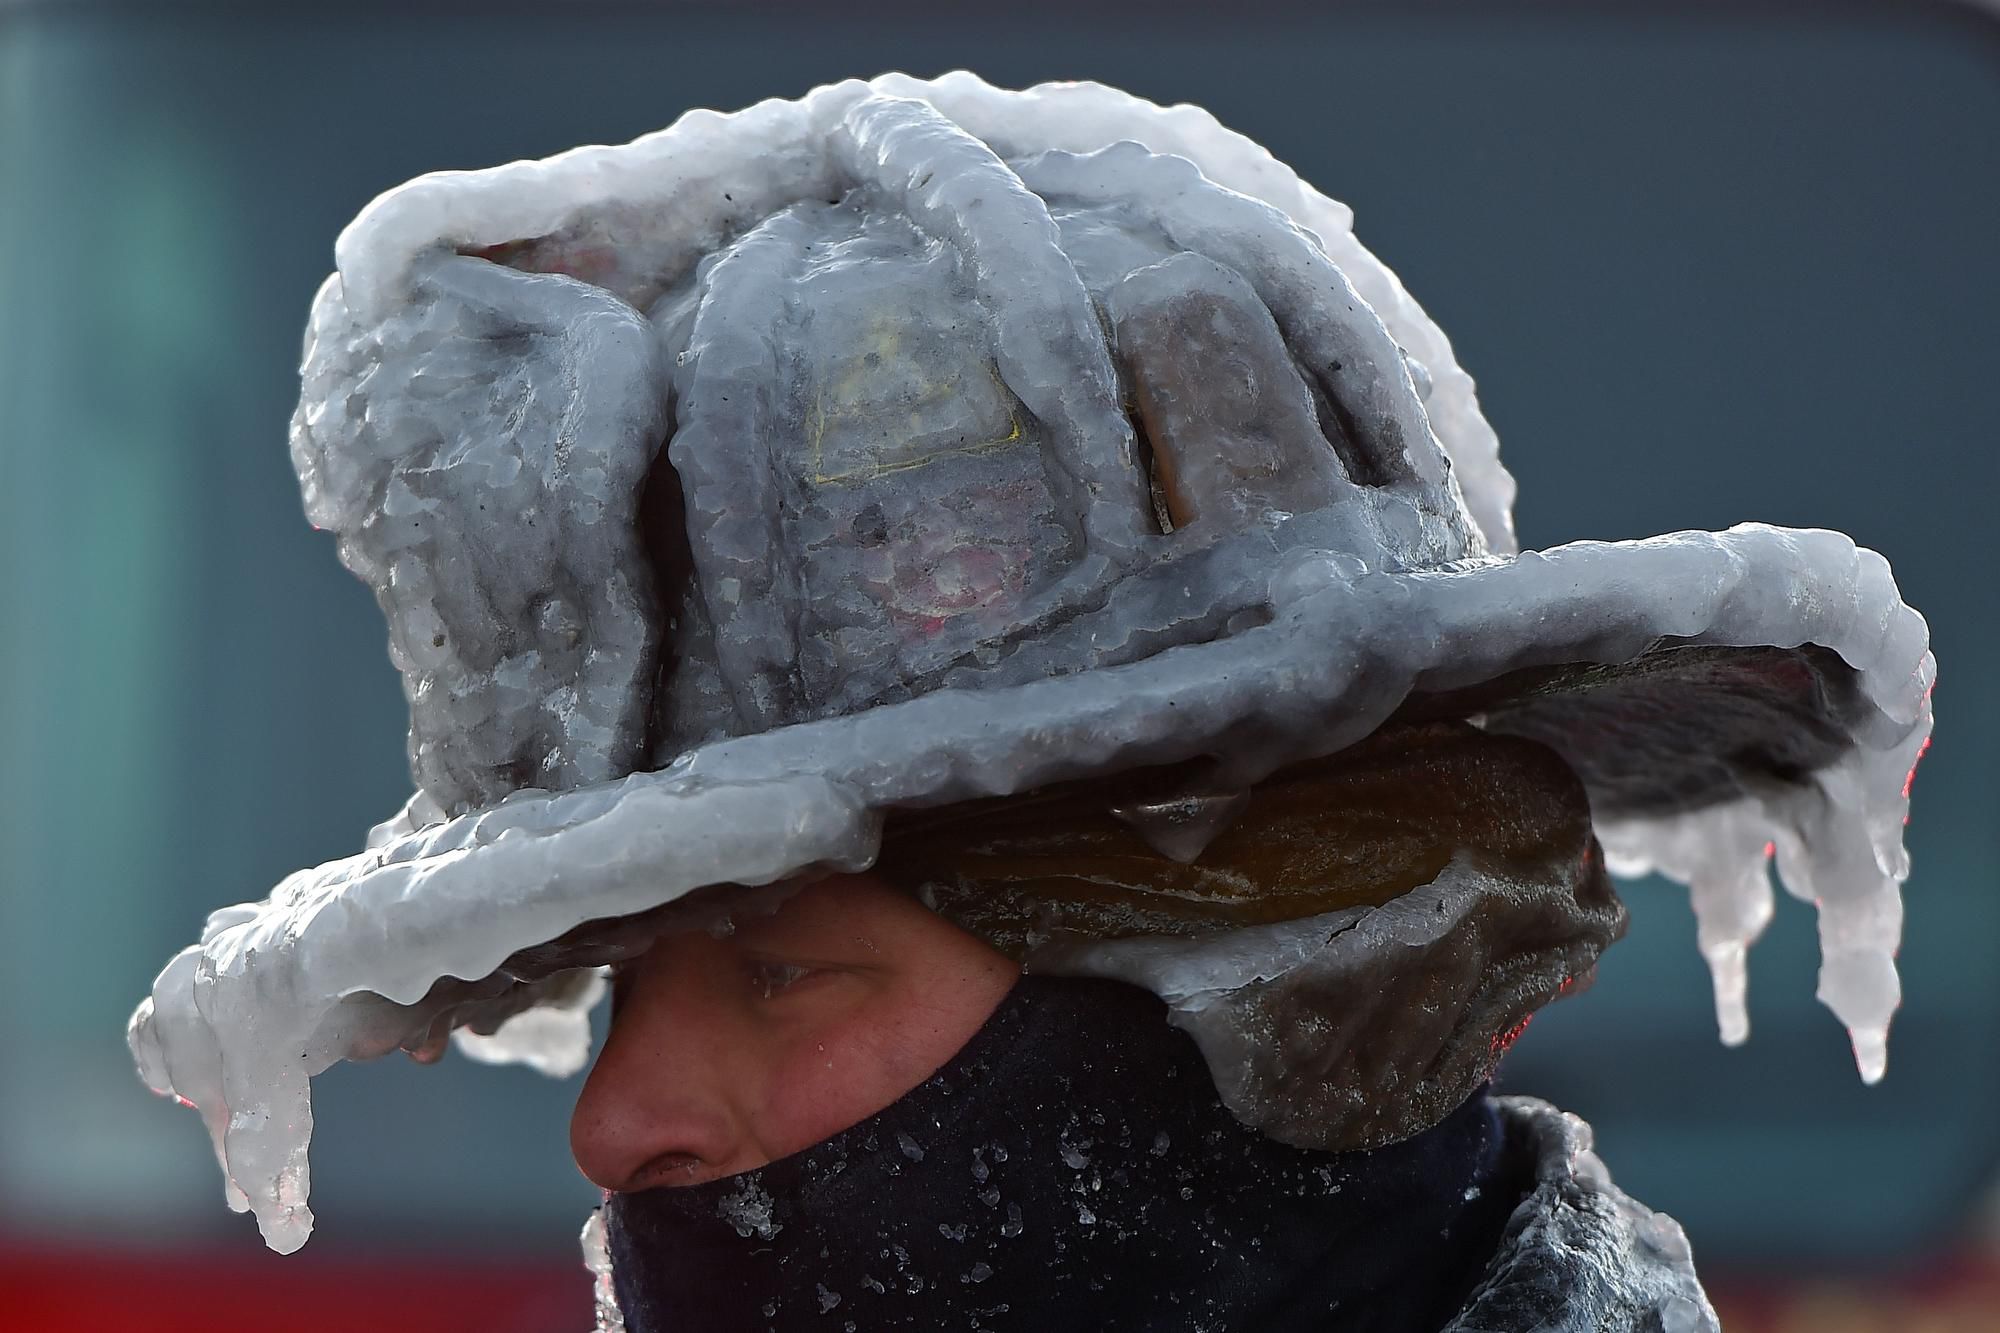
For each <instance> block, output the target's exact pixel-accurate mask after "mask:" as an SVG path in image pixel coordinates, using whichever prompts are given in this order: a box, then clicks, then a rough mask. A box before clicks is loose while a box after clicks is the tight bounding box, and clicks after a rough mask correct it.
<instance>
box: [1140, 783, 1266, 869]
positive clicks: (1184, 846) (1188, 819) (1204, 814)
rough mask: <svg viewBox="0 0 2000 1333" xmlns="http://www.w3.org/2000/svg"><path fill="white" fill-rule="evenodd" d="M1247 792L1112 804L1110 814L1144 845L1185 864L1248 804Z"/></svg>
mask: <svg viewBox="0 0 2000 1333" xmlns="http://www.w3.org/2000/svg"><path fill="white" fill-rule="evenodd" d="M1249 804H1250V793H1248V792H1241V791H1239V792H1230V793H1226V794H1223V795H1218V796H1176V797H1174V798H1172V799H1171V800H1165V801H1139V802H1134V803H1133V804H1130V805H1114V806H1112V807H1111V817H1112V818H1113V819H1116V820H1118V821H1120V822H1121V823H1124V824H1127V825H1130V826H1131V828H1132V830H1133V831H1134V832H1135V833H1137V834H1138V835H1139V836H1140V837H1142V838H1144V839H1145V840H1146V845H1147V846H1148V847H1151V848H1152V849H1153V850H1154V851H1156V852H1158V853H1159V854H1160V855H1161V856H1164V857H1167V858H1168V859H1170V860H1174V861H1179V862H1180V863H1181V864H1182V865H1187V864H1189V863H1190V862H1192V861H1193V860H1194V859H1195V858H1196V857H1198V856H1200V855H1201V854H1202V853H1203V852H1205V851H1207V850H1208V845H1209V844H1210V843H1211V842H1214V841H1215V840H1216V839H1217V838H1218V837H1220V836H1221V835H1222V833H1223V832H1224V831H1225V830H1227V829H1228V827H1229V826H1230V825H1231V824H1233V823H1235V822H1236V820H1237V817H1238V816H1240V815H1241V814H1242V813H1243V811H1244V810H1245V809H1246V808H1248V806H1249Z"/></svg>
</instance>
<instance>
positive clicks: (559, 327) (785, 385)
mask: <svg viewBox="0 0 2000 1333" xmlns="http://www.w3.org/2000/svg"><path fill="white" fill-rule="evenodd" d="M828 147H829V155H830V158H831V167H832V179H833V180H835V181H837V182H839V183H840V188H838V190H837V191H836V190H835V189H834V188H833V187H832V186H829V187H828V190H827V193H828V194H829V196H830V197H829V198H825V199H821V198H810V199H805V200H800V201H797V202H794V203H791V204H789V205H787V206H784V207H781V208H779V209H777V210H776V211H775V212H772V213H771V214H769V215H768V216H766V217H764V218H763V219H762V220H760V221H757V222H756V223H755V224H754V225H752V226H750V227H749V228H748V229H747V230H746V231H744V232H743V233H742V234H741V235H739V236H737V237H735V238H734V239H732V240H730V241H729V242H728V243H727V244H726V245H723V246H721V247H720V248H718V249H717V250H715V251H714V252H712V253H710V254H708V255H707V256H706V257H705V258H703V259H702V260H701V261H700V263H699V264H698V265H696V266H694V267H693V268H692V269H691V270H689V269H688V268H687V266H686V265H685V264H683V266H682V269H683V271H681V272H679V273H674V272H672V271H669V272H666V273H661V272H658V271H656V270H654V269H653V268H650V267H647V266H645V259H646V257H648V256H653V258H654V261H655V263H656V264H657V263H661V262H666V261H665V260H664V259H662V258H660V257H659V256H658V254H657V250H658V246H657V244H656V243H649V238H648V237H647V236H646V234H645V233H646V230H647V228H646V224H645V220H644V219H643V218H641V219H629V220H627V221H626V223H625V224H624V225H630V226H633V227H635V228H637V230H638V234H637V235H635V236H632V237H620V238H618V239H616V240H615V241H613V240H611V239H610V238H608V237H606V236H605V235H604V234H602V233H603V230H604V224H603V223H601V222H600V223H598V224H596V226H594V227H591V228H586V229H583V230H581V231H578V230H577V229H576V228H571V229H570V230H569V231H568V232H566V233H564V234H559V235H555V236H551V237H545V238H542V239H539V240H534V241H526V242H517V243H510V244H506V245H503V246H499V247H492V248H488V249H486V250H484V251H482V252H481V257H470V256H464V255H452V256H445V257H440V258H437V259H434V260H432V261H430V263H429V264H428V266H427V267H426V268H425V269H423V270H422V273H421V277H420V278H419V280H418V284H417V299H416V300H415V301H413V302H412V303H411V304H410V305H409V306H408V307H407V308H406V311H405V312H404V313H402V314H400V315H398V316H395V317H392V318H390V319H389V320H387V321H385V322H384V323H383V324H382V325H381V326H379V328H378V329H377V330H376V331H375V333H374V335H373V336H372V337H370V338H364V339H362V340H360V341H361V342H362V343H363V344H364V346H363V347H362V349H361V350H362V353H363V354H362V355H361V356H359V357H354V356H352V355H351V350H352V349H353V347H354V344H353V343H344V345H345V346H346V347H347V348H348V349H350V354H349V355H348V356H341V355H334V356H327V355H324V354H323V353H324V352H325V351H326V350H327V349H328V347H329V344H330V341H331V340H325V339H321V338H315V340H314V343H313V347H312V350H311V352H310V353H309V356H308V364H307V387H306V395H305V398H306V401H307V402H308V403H321V404H323V403H328V402H334V403H337V402H340V401H343V400H344V399H345V398H347V397H348V396H349V395H348V394H347V393H343V389H348V390H352V389H356V388H359V387H361V383H362V382H363V381H367V382H370V383H375V384H381V383H387V382H398V383H404V384H407V385H409V386H411V392H410V393H409V395H408V401H407V402H406V403H404V404H400V405H399V406H398V408H397V410H395V411H394V412H390V413H383V414H381V419H380V420H379V421H378V420H376V419H374V418H372V417H371V419H369V420H368V421H365V422H362V423H355V422H352V421H348V420H345V419H341V420H338V421H335V422H333V423H332V424H333V425H334V426H335V429H334V430H331V431H329V430H327V429H325V426H326V424H327V423H326V422H325V421H324V419H316V418H315V417H314V415H313V414H312V412H311V411H310V410H306V409H302V416H301V420H300V422H299V429H298V431H297V433H296V435H295V440H294V452H295V457H296V459H297V461H298V464H299V467H300V471H301V475H302V476H303V478H304V479H305V486H306V491H307V497H308V507H309V509H310V511H311V513H312V516H313V519H314V521H315V522H316V523H319V524H320V525H322V526H325V527H329V528H332V529H334V530H335V531H337V532H338V533H339V534H340V537H341V553H342V557H343V559H344V560H345V561H346V562H347V563H348V565H349V566H350V568H352V569H353V570H354V571H355V572H356V573H357V574H359V575H361V576H362V577H363V578H364V579H367V580H368V581H369V582H370V583H372V584H374V585H375V587H376V588H377V589H378V591H379V593H380V595H381V598H382V601H383V605H384V608H385V610H386V611H387V612H388V615H389V619H390V625H391V640H392V653H393V654H394V656H395V659H396V662H397V665H398V666H399V668H400V669H401V670H402V672H403V674H404V676H405V682H406V686H407V688H408V694H409V698H410V700H411V711H412V724H411V733H410V738H411V757H412V763H413V766H414V768H415V771H416V775H417V777H418V780H419V783H420V785H421V786H422V788H423V789H424V790H425V792H427V793H428V794H429V795H430V796H431V798H432V799H434V800H435V801H436V802H437V804H438V805H439V806H440V807H441V808H443V809H444V810H446V811H448V812H452V813H456V812H460V811H463V810H466V809H470V808H474V807H477V806H479V805H483V804H486V803H489V802H491V801H492V800H495V799H497V798H499V797H501V796H503V795H505V794H506V793H507V792H508V791H511V790H513V789H515V788H516V787H519V786H541V787H557V788H560V787H566V786H572V785H576V784H577V783H581V782H588V781H595V780H602V779H605V778H611V777H617V776H620V775H622V774H623V773H625V772H629V771H631V770H632V769H634V768H640V767H650V766H654V765H657V764H659V763H662V762H665V761H666V760H668V759H670V758H671V757H672V756H673V755H674V754H676V753H679V752H681V751H683V750H685V749H687V748H690V747H692V746H694V745H697V744H700V743H701V742H703V741H707V740H712V739H716V738H717V737H719V736H722V735H729V734H740V733H745V732H756V731H762V730H766V729H769V728H771V727H775V726H782V725H785V724H787V723H792V722H797V721H801V720H805V719H809V718H814V717H822V716H829V715H835V714H840V713H845V712H851V711H854V710H855V709H858V708H864V707H868V706H870V705H874V704H880V703H885V702H892V701H894V700H897V699H901V698H907V697H910V696H911V695H913V694H919V693H923V692H926V691H928V690H930V689H934V688H937V687H940V686H946V685H968V684H982V685H985V684H1008V683H1018V682H1021V681H1027V680H1033V679H1038V678H1041V677H1045V676H1050V675H1055V674H1060V673H1063V672H1068V671H1075V670H1082V669H1088V668H1092V667H1101V666H1109V665H1115V664H1118V663H1121V662H1125V661H1130V660H1133V659H1135V658H1136V657H1139V656H1143V655H1146V654H1150V653H1152V652H1156V651H1158V650H1160V649H1161V648H1164V647H1168V646H1171V645H1173V644H1175V643H1182V642H1198V641H1202V640H1206V639H1211V638H1214V637H1215V636H1217V635H1219V634H1221V633H1224V632H1226V630H1227V629H1228V628H1229V627H1231V626H1232V624H1240V623H1242V620H1243V618H1244V617H1246V616H1248V617H1253V618H1254V617H1255V616H1256V615H1257V614H1258V612H1259V603H1260V601H1261V591H1262V585H1263V583H1264V582H1265V579H1266V578H1267V577H1268V570H1269V568H1270V566H1271V564H1272V562H1273V561H1274V559H1275V557H1276V554H1277V552H1278V550H1279V549H1281V548H1284V547H1291V546H1295V545H1302V544H1305V545H1311V546H1313V547H1315V548H1318V549H1322V550H1336V551H1345V552H1348V553H1351V554H1352V555H1353V556H1354V557H1355V558H1356V559H1357V560H1358V561H1360V562H1361V563H1362V564H1364V565H1366V566H1368V567H1371V568H1379V569H1390V570H1401V569H1410V568H1423V567H1430V566H1436V565H1440V564H1443V563H1446V562H1449V561H1452V560H1456V559H1460V558H1462V557H1465V556H1468V555H1476V554H1483V553H1484V552H1485V550H1486V543H1485V540H1484V538H1483V537H1482V535H1481V533H1480V530H1479V526H1478V525H1477V524H1476V523H1475V522H1474V521H1473V520H1472V519H1471V517H1470V516H1469V515H1468V513H1467V512H1466V507H1465V505H1464V503H1463V501H1462V499H1461V497H1460V494H1459V490H1458V486H1457V484H1456V482H1455V480H1454V478H1453V475H1452V470H1451V466H1450V463H1449V461H1448V460H1447V457H1446V455H1445V452H1444V450H1443V449H1442V448H1441V447H1440V445H1439V444H1438V441H1437V439H1436V437H1435V436H1434V435H1433V433H1432V430H1431V426H1430V423H1429V420H1428V418H1427V417H1426V414H1425V410H1424V405H1423V402H1422V393H1423V391H1424V389H1425V388H1426V387H1427V386H1428V381H1429V374H1428V371H1427V370H1426V369H1425V368H1424V367H1423V366H1422V365H1421V364H1420V363H1416V364H1412V363H1410V362H1409V361H1408V360H1407V358H1406V356H1405V353H1404V352H1403V350H1402V349H1401V348H1400V347H1399V346H1398V345H1397V343H1396V341H1395V340H1394V339H1393V338H1392V337H1391V336H1390V334H1389V332H1388V331H1387V329H1385V327H1384V326H1383V324H1382V321H1381V320H1380V319H1379V318H1378V317H1377V316H1376V314H1375V312H1374V311H1373V309H1371V308H1370V306H1369V305H1368V304H1367V303H1366V302H1365V301H1363V300H1362V299H1361V298H1360V297H1359V296H1358V295H1357V294H1356V292H1355V291H1354V289H1353V287H1352V286H1351V285H1350V284H1349V282H1348V280H1347V278H1346V277H1345V276H1344V275H1343V273H1342V272H1341V270H1340V269H1339V268H1338V267H1336V266H1335V265H1334V263H1333V262H1332V261H1331V260H1330V259H1329V258H1328V257H1327V255H1326V253H1325V252H1324V250H1323V249H1322V248H1321V246H1320V244H1319V242H1318V241H1317V240H1316V239H1315V238H1314V237H1312V236H1310V235H1308V234H1307V233H1305V232H1303V231H1301V230H1300V229H1299V228H1298V227H1297V226H1296V225H1294V224H1293V223H1292V222H1291V221H1290V220H1289V219H1288V218H1287V217H1286V216H1285V215H1284V214H1282V213H1280V212H1279V211H1278V210H1276V209H1274V208H1272V207H1270V206H1268V205H1266V204H1263V203H1260V202H1257V201H1255V200H1252V199H1250V198H1247V197H1245V196H1242V195H1238V194H1235V193H1233V192H1231V191H1228V190H1225V189H1223V188H1222V187H1220V186H1218V185H1216V184H1214V183H1213V182H1211V181H1209V180H1208V179H1207V178H1206V177H1204V176H1203V175H1202V173H1201V172H1200V171H1199V170H1198V169H1197V168H1196V167H1195V165H1194V164H1193V163H1192V162H1190V161H1188V160H1186V159H1184V158H1179V157H1173V156H1167V155H1160V154H1155V153H1153V152H1150V151H1149V150H1147V149H1146V148H1143V147H1141V146H1140V145H1138V144H1136V143H1131V142H1125V143H1116V144H1113V145H1111V146H1109V147H1106V148H1103V149H1101V150H1098V151H1095V152H1091V153H1084V154H1077V153H1070V152H1062V151H1044V152H1039V153H1034V154H1030V155H1027V156H1023V157H1019V158H1015V159H1013V160H1011V161H1009V160H1003V159H1002V157H1001V156H1000V155H999V154H998V153H997V152H996V151H995V149H994V148H993V147H991V146H989V145H988V144H987V143H985V142H983V141H981V140H980V139H978V138H975V137H974V136H973V135H971V134H970V133H968V132H967V131H965V130H964V129H962V128H960V127H959V126H958V125H956V124H955V123H954V122H953V121H951V120H950V119H948V118H947V117H946V116H945V115H944V114H942V113H941V112H940V111H939V110H937V109H936V108H935V107H934V106H932V105H930V104H929V103H926V102H923V101H917V100H910V99H904V98H897V97H888V96H880V95H876V96H871V97H867V98H864V99H861V100H859V101H857V102H856V103H855V104H854V105H853V106H852V107H851V108H850V109H849V110H848V111H847V113H846V114H845V116H843V117H842V118H841V119H840V120H839V122H838V123H837V124H836V126H835V127H834V130H833V132H832V133H831V134H830V135H829V136H828ZM492 261H498V263H497V264H496V263H495V262H492ZM500 265H505V267H502V266H500ZM520 270H529V271H534V270H551V271H556V272H562V273H568V272H580V273H582V274H584V275H586V276H588V277H590V278H592V279H595V280H597V281H602V282H606V283H609V284H612V286H613V288H614V290H613V291H607V290H604V289H601V288H597V287H594V286H586V285H583V284H582V283H579V282H574V281H569V280H568V279H567V278H566V277H550V276H542V275H541V274H540V273H534V272H522V271H520ZM614 292H615V294H614ZM632 301H637V302H639V303H641V304H642V305H643V306H644V308H645V310H646V312H647V313H646V314H644V315H642V314H641V313H640V310H639V308H638V307H636V306H634V305H633V304H629V303H628V302H632ZM343 341H344V340H343ZM368 344H372V345H368ZM349 376H351V377H352V381H351V382H346V377H349ZM551 414H553V416H554V419H552V420H551V419H549V417H550V415H551ZM468 423H470V425H468ZM357 430H358V432H359V434H360V436H361V438H362V441H363V447H362V448H361V449H359V450H356V449H355V447H354V441H352V440H350V439H347V438H346V435H347V433H348V432H349V431H357ZM662 436H665V437H666V438H668V439H669V441H670V443H669V445H668V448H667V450H666V451H665V458H664V459H663V460H662V464H664V463H665V462H669V461H670V463H671V469H670V470H669V469H668V468H666V467H665V466H664V465H660V466H656V465H655V463H654V461H653V455H654V451H655V450H656V449H657V448H658V443H659V440H660V439H661V438H662ZM328 441H330V443H323V442H328ZM427 453H428V455H429V457H425V455H426V454H427ZM357 454H358V455H359V456H360V457H361V458H364V459H366V460H368V462H369V463H370V464H372V465H373V466H372V467H369V468H366V469H356V467H355V465H354V460H355V458H356V456H357ZM649 477H650V480H648V478H649ZM642 489H643V490H644V491H645V494H646V505H645V510H646V512H645V513H644V514H643V515H642V514H641V513H640V512H639V510H640V499H641V493H642ZM683 515H684V517H683ZM1307 515H1310V516H1311V517H1310V520H1309V521H1299V520H1300V519H1301V517H1302V516H1307ZM683 525H684V526H683ZM502 532H504V533H505V538H504V540H501V539H499V536H498V534H500V533H502ZM642 534H643V535H642ZM642 540H643V541H647V542H649V543H650V545H651V546H652V548H653V549H652V551H651V552H650V568H649V562H648V560H646V559H641V558H640V555H641V553H640V552H639V551H638V550H637V549H635V548H636V547H637V545H638V544H639V543H640V542H641V541H642ZM1195 558H1200V559H1204V560H1205V561H1206V562H1207V563H1208V564H1210V565H1234V566H1236V570H1235V573H1236V574H1237V575H1238V576H1236V577H1227V576H1219V575H1224V574H1225V571H1223V570H1220V569H1205V570H1202V571H1199V572H1191V571H1190V570H1189V569H1187V568H1186V567H1185V566H1184V562H1185V561H1188V560H1190V559H1195ZM1260 567H1261V569H1260ZM649 574H651V575H658V576H663V577H661V578H660V581H659V583H660V586H649V585H652V584H653V583H654V580H653V579H652V578H649ZM656 598H664V599H665V600H666V601H667V603H668V606H667V607H666V608H665V610H664V612H663V611H662V610H661V609H660V608H658V607H656V606H655V605H654V604H653V603H654V601H655V599H656ZM662 623H665V624H666V625H667V626H668V633H667V634H666V635H665V636H664V642H662V636H660V634H659V633H658V630H657V628H656V627H658V626H659V625H661V624H662ZM656 655H657V658H658V663H657V666H656V664H655V659H656ZM656 677H657V679H658V680H659V682H660V684H661V686H662V688H660V689H659V691H658V693H657V697H656V698H653V699H651V700H650V705H651V706H650V708H648V707H647V703H648V696H649V695H650V694H652V693H653V691H652V689H651V686H652V684H653V681H654V679H655V678H656ZM559 680H560V681H565V682H573V687H571V688H562V687H560V686H558V687H556V688H549V687H550V685H552V684H553V683H554V682H556V681H559Z"/></svg>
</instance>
